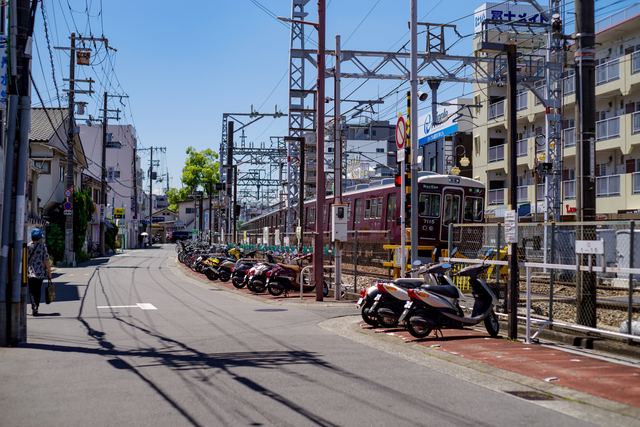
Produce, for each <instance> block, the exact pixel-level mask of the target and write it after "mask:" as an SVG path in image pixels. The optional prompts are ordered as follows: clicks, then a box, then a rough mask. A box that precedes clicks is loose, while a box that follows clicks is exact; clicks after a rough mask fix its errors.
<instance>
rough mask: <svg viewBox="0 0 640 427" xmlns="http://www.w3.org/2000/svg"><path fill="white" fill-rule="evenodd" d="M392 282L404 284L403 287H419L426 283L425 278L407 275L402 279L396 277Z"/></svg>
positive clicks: (399, 284)
mask: <svg viewBox="0 0 640 427" xmlns="http://www.w3.org/2000/svg"><path fill="white" fill-rule="evenodd" d="M392 283H393V284H394V285H398V286H402V287H403V288H417V287H419V286H422V285H424V279H420V278H409V277H405V278H402V279H395V280H394V281H393V282H392Z"/></svg>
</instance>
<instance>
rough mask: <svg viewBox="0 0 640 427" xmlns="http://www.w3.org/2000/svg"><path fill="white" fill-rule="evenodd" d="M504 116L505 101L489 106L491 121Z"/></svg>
mask: <svg viewBox="0 0 640 427" xmlns="http://www.w3.org/2000/svg"><path fill="white" fill-rule="evenodd" d="M500 116H504V100H502V101H500V102H496V103H495V104H491V105H489V120H491V119H495V118H497V117H500Z"/></svg>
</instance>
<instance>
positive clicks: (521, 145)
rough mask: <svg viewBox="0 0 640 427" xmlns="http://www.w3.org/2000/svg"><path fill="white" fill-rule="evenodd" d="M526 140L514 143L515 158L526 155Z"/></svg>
mask: <svg viewBox="0 0 640 427" xmlns="http://www.w3.org/2000/svg"><path fill="white" fill-rule="evenodd" d="M527 145H528V144H527V140H526V139H521V140H520V141H517V142H516V156H518V157H524V156H526V155H527Z"/></svg>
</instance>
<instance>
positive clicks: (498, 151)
mask: <svg viewBox="0 0 640 427" xmlns="http://www.w3.org/2000/svg"><path fill="white" fill-rule="evenodd" d="M505 145H506V144H502V145H496V146H495V147H491V148H489V163H493V162H499V161H500V160H504V147H505Z"/></svg>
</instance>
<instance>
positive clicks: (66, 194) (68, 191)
mask: <svg viewBox="0 0 640 427" xmlns="http://www.w3.org/2000/svg"><path fill="white" fill-rule="evenodd" d="M71 194H72V193H71V189H70V188H67V189H66V190H64V197H71Z"/></svg>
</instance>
